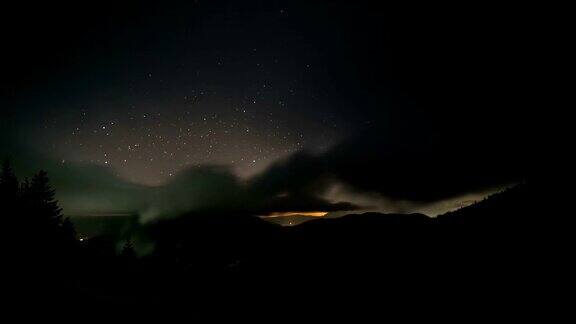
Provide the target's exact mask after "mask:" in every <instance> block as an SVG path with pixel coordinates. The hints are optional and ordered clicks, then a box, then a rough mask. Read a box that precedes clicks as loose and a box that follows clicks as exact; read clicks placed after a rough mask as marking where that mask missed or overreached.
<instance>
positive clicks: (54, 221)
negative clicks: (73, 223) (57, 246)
mask: <svg viewBox="0 0 576 324" xmlns="http://www.w3.org/2000/svg"><path fill="white" fill-rule="evenodd" d="M55 195H56V193H55V191H54V189H52V187H51V186H50V181H49V179H48V174H47V173H46V171H43V170H41V171H40V172H38V173H37V174H36V175H34V177H33V178H32V181H31V183H30V187H29V192H28V197H29V208H30V209H31V216H32V217H34V218H36V220H37V221H39V222H40V224H42V225H44V226H48V227H52V228H53V229H56V228H58V227H61V226H62V208H60V207H59V206H58V201H57V200H56V198H55Z"/></svg>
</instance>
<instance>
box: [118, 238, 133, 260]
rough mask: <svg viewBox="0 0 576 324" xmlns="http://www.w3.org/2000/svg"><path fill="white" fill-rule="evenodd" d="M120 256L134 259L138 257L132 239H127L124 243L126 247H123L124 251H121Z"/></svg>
mask: <svg viewBox="0 0 576 324" xmlns="http://www.w3.org/2000/svg"><path fill="white" fill-rule="evenodd" d="M120 256H121V257H122V258H124V259H125V260H134V259H136V252H135V251H134V244H133V243H132V241H131V240H128V241H126V243H124V247H122V252H120Z"/></svg>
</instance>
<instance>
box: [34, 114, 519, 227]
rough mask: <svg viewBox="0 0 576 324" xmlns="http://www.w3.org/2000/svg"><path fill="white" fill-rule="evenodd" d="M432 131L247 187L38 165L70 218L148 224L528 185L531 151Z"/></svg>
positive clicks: (323, 158) (356, 146)
mask: <svg viewBox="0 0 576 324" xmlns="http://www.w3.org/2000/svg"><path fill="white" fill-rule="evenodd" d="M428 130H430V128H428V129H423V130H417V131H410V130H402V129H395V127H394V126H393V125H391V126H390V125H389V126H388V127H383V128H380V129H375V128H369V129H367V130H365V131H364V132H362V133H361V134H360V135H358V136H355V137H351V138H349V139H347V140H345V141H344V142H342V143H340V144H339V145H336V146H334V147H333V148H331V149H329V150H328V151H326V152H324V153H322V154H312V153H307V152H304V151H303V152H299V153H297V154H294V155H292V156H290V157H288V158H287V159H284V160H281V161H279V162H277V163H275V164H273V165H272V166H271V167H270V168H268V169H267V170H265V171H264V172H262V173H260V174H258V175H256V176H254V177H252V178H250V179H241V178H239V177H238V176H236V175H235V174H234V173H233V172H232V170H231V169H230V168H228V167H226V166H213V165H205V166H200V167H195V168H191V169H188V170H187V171H184V172H181V173H179V174H177V175H176V176H175V177H174V178H173V179H172V181H170V182H169V183H167V184H165V185H163V186H160V187H145V186H141V185H137V184H131V183H126V182H124V181H122V180H120V179H119V178H118V177H116V176H114V175H113V174H112V173H111V172H110V171H111V169H108V168H103V167H96V166H91V165H74V164H62V163H56V162H50V160H49V159H45V160H41V162H39V161H38V160H36V161H35V163H40V164H39V165H42V166H45V167H46V168H47V169H48V170H49V171H50V172H51V176H52V179H53V182H54V185H55V187H56V189H57V190H58V194H59V198H60V200H61V201H62V204H63V206H64V208H65V212H67V213H69V214H74V213H78V214H87V213H90V212H96V213H110V212H114V211H125V212H134V213H138V214H139V215H140V216H141V220H142V221H144V222H149V221H153V220H156V219H158V218H165V217H176V216H178V215H183V214H188V213H218V214H221V213H241V214H252V215H267V214H271V213H277V212H313V211H324V212H338V211H344V212H349V211H354V210H361V209H364V208H367V207H370V206H363V205H358V204H356V203H354V202H353V201H335V200H333V199H328V198H327V193H328V192H329V190H330V189H331V188H332V186H334V185H335V184H339V185H342V186H345V187H346V188H347V189H348V190H349V191H351V192H354V194H356V195H360V196H362V195H372V196H374V195H376V196H380V197H383V198H385V199H388V200H389V201H391V202H394V201H404V202H409V203H413V204H428V203H434V202H438V201H441V200H443V199H449V198H453V197H457V196H461V195H464V194H467V193H474V192H478V191H482V190H486V189H490V188H497V187H501V186H504V185H507V184H511V183H516V182H520V181H524V180H526V179H527V176H528V172H529V170H528V167H527V166H526V163H525V162H523V161H526V160H527V158H528V155H527V152H528V150H527V148H526V147H525V146H524V145H522V142H520V141H515V140H514V139H513V138H512V137H510V136H508V137H505V136H500V135H501V134H498V133H495V134H488V135H487V134H486V133H484V134H483V135H482V136H474V134H473V133H471V132H465V133H464V132H462V133H454V132H453V131H454V128H452V129H451V131H450V132H441V131H438V130H436V131H430V132H428ZM471 134H472V135H471ZM29 167H30V168H32V167H33V166H32V165H30V166H29Z"/></svg>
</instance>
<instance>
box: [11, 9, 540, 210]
mask: <svg viewBox="0 0 576 324" xmlns="http://www.w3.org/2000/svg"><path fill="white" fill-rule="evenodd" d="M3 11H4V12H5V13H6V15H7V16H8V19H5V20H4V22H3V23H2V24H3V26H2V29H3V30H4V32H7V31H9V32H7V35H5V36H6V37H4V38H3V45H4V46H3V47H4V48H5V53H4V55H5V58H4V59H3V60H2V65H3V74H2V76H1V83H2V113H1V114H2V115H1V117H2V131H1V134H0V135H2V144H3V148H4V150H5V151H6V152H2V153H3V155H9V156H12V157H13V159H15V160H16V162H20V165H29V166H30V168H32V167H33V166H34V165H37V167H36V168H40V167H42V165H39V164H41V163H42V164H49V166H46V167H47V168H48V167H50V166H51V168H52V170H49V171H51V172H52V174H53V176H55V177H56V178H57V179H59V183H63V184H62V185H60V188H57V189H59V190H60V191H61V192H63V193H65V192H70V193H73V192H76V193H77V195H79V193H78V192H79V191H78V190H80V191H82V190H84V191H85V193H86V195H85V196H90V197H91V199H92V204H93V205H95V207H94V208H97V206H99V207H98V208H100V209H106V210H113V209H137V210H142V208H143V207H141V205H142V199H143V198H142V194H141V191H142V190H146V189H144V188H146V187H145V186H158V185H164V184H167V186H168V187H170V186H171V184H172V183H181V182H182V179H188V177H189V174H190V172H192V173H194V171H193V170H197V171H198V170H200V171H198V172H199V173H198V174H205V173H204V172H205V170H212V169H211V168H212V167H213V166H214V165H220V167H221V168H224V170H225V171H223V172H224V173H225V174H229V176H230V177H231V179H233V180H231V181H232V182H241V183H242V184H241V185H242V186H246V187H240V189H238V188H237V187H236V185H230V186H228V185H225V184H223V185H222V186H223V187H226V188H229V187H231V188H234V189H233V190H238V191H241V192H244V193H246V192H248V193H249V196H250V198H247V197H245V196H243V199H245V200H246V201H251V200H255V199H260V200H262V201H261V202H259V203H258V204H256V205H251V204H248V205H249V206H250V207H247V208H248V209H250V211H252V212H262V211H266V212H272V211H273V209H276V210H277V211H284V210H291V209H292V210H294V209H298V210H301V211H303V210H310V211H312V210H318V209H322V210H326V211H330V210H332V209H331V208H333V206H332V204H333V203H345V204H348V205H346V206H347V207H346V208H342V209H343V210H354V209H356V208H359V207H360V206H356V205H355V202H354V201H351V200H354V199H351V198H349V197H350V195H352V196H354V195H362V194H369V195H377V196H378V197H380V198H379V199H386V201H397V202H400V201H412V202H415V203H433V202H439V201H442V200H443V199H448V198H453V197H457V196H460V195H463V194H467V193H471V192H479V191H482V190H487V189H491V188H496V187H498V186H502V185H505V184H509V183H513V182H517V181H521V180H523V179H525V178H526V177H527V176H528V172H529V168H528V167H527V166H526V165H524V164H523V162H522V161H525V160H526V159H527V158H529V155H530V144H531V143H533V139H532V138H530V136H529V132H528V129H529V123H528V120H529V117H530V116H529V115H530V111H531V110H532V109H533V108H534V107H537V106H538V105H539V103H540V102H541V101H542V98H541V93H540V92H539V91H538V88H537V87H536V86H535V80H537V79H538V77H539V75H540V72H541V71H538V70H537V68H536V67H535V65H534V61H535V60H536V59H537V57H538V55H539V51H538V44H539V41H540V39H541V35H540V34H539V32H538V30H537V28H536V27H535V26H534V24H533V23H532V24H529V22H533V21H534V19H536V18H537V17H535V16H533V14H534V11H533V10H531V8H526V7H521V6H506V5H502V4H499V5H497V6H490V5H487V4H485V5H483V6H476V5H454V4H437V3H435V4H430V5H426V6H422V5H416V4H414V5H412V4H411V5H406V6H399V5H393V4H389V3H386V4H382V3H381V2H367V1H354V2H351V1H314V2H311V1H187V2H183V3H171V2H157V3H151V4H148V3H145V2H143V1H126V2H124V1H123V2H122V4H118V3H106V2H101V1H98V2H90V1H88V2H82V3H81V4H76V5H71V4H69V3H61V4H58V3H56V4H54V3H50V4H44V5H40V6H39V7H34V8H30V7H28V6H27V5H17V4H16V5H8V7H7V8H6V10H3ZM529 26H530V27H529ZM19 159H20V161H18V160H19ZM22 160H24V161H22ZM271 166H272V168H270V167H271ZM190 168H192V171H186V170H189V169H190ZM206 168H208V169H206ZM70 170H75V171H73V172H72V171H70ZM94 170H98V171H94ZM219 170H221V169H219ZM286 170H288V171H286ZM210 172H212V171H210ZM210 172H209V173H210ZM94 174H102V175H101V176H94ZM104 174H105V175H104ZM182 174H186V175H188V176H182ZM71 175H74V180H78V181H80V182H82V181H86V183H92V184H94V183H98V184H99V185H95V184H94V185H85V186H80V185H78V184H77V183H76V182H75V181H73V180H72V179H70V178H69V177H71ZM179 175H180V178H181V179H176V180H174V179H172V178H173V177H178V176H179ZM236 177H239V178H238V179H237V178H236ZM192 178H193V177H192ZM82 179H86V180H82ZM203 179H204V178H203ZM210 179H211V178H210ZM203 181H204V180H203ZM210 181H211V180H210ZM210 181H209V182H210ZM192 182H193V181H192ZM336 183H339V184H343V185H344V186H346V188H347V189H346V191H347V192H348V194H346V197H348V199H346V201H331V202H329V201H328V200H327V198H326V195H327V194H328V193H329V192H331V188H332V187H333V186H334V184H336ZM119 186H120V187H121V189H118V188H119ZM124 186H127V187H124ZM131 186H134V187H136V188H138V189H137V190H136V191H138V192H139V193H138V194H133V191H131V190H132V189H133V187H131ZM111 187H113V188H114V190H120V191H122V190H128V191H130V192H131V193H130V194H126V195H122V194H119V195H116V197H115V198H114V199H113V198H111V197H110V196H107V197H108V198H105V199H104V198H103V199H96V198H95V197H100V196H106V195H107V194H108V195H110V193H111V192H115V191H114V190H112V189H110V188H111ZM177 187H178V188H181V187H180V186H177ZM78 188H80V189H78ZM87 188H88V189H89V190H88V189H87ZM126 188H131V189H126ZM182 188H188V187H187V186H183V187H182ZM218 188H219V189H216V190H215V191H216V192H218V191H221V190H223V189H222V188H221V187H218ZM223 191H226V190H223ZM257 191H258V193H255V192H257ZM88 192H89V193H90V194H89V195H88ZM179 192H182V190H180V191H179ZM183 192H186V190H183ZM262 192H266V195H263V194H262ZM272 193H273V194H275V195H276V196H273V195H272ZM194 194H196V195H198V193H194ZM77 195H76V196H75V197H76V198H74V199H67V203H68V205H71V206H76V208H80V207H78V206H82V205H83V204H84V205H86V199H80V198H78V197H77ZM215 195H217V194H216V193H215ZM128 196H130V197H132V198H126V197H128ZM83 197H84V196H83ZM119 197H121V198H119ZM135 197H136V198H135ZM279 197H280V198H279ZM282 197H285V198H282ZM286 197H287V198H286ZM339 197H340V198H341V197H342V196H341V195H340V196H339ZM230 199H231V200H233V199H232V198H230ZM234 199H236V198H234ZM278 199H279V200H282V201H280V202H278V201H276V200H278ZM342 199H343V198H342ZM390 199H391V200H390ZM88 200H90V199H88ZM183 200H186V198H183ZM208 200H210V199H208ZM231 200H227V201H226V200H219V199H217V201H218V204H219V205H222V204H225V205H226V204H229V205H230V206H236V207H237V205H235V204H236V202H232V201H231ZM130 201H137V202H134V203H131V202H130ZM296 201H299V202H300V204H299V203H298V202H296ZM305 202H310V205H306V203H305ZM165 204H169V203H165ZM184 205H186V206H187V207H186V208H192V207H191V206H188V204H187V203H186V204H184ZM305 205H306V206H305ZM138 206H140V207H138ZM331 206H332V207H331ZM338 206H344V205H338ZM146 208H148V207H146ZM146 208H144V209H146ZM230 208H232V207H230ZM238 208H239V207H238ZM85 209H93V208H92V207H90V208H87V207H86V208H85Z"/></svg>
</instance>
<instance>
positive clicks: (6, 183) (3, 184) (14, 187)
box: [0, 160, 19, 204]
mask: <svg viewBox="0 0 576 324" xmlns="http://www.w3.org/2000/svg"><path fill="white" fill-rule="evenodd" d="M18 189H19V188H18V178H17V177H16V175H15V174H14V171H13V170H12V166H11V165H10V161H9V160H5V161H4V162H3V163H2V170H1V172H0V199H2V202H4V203H9V204H14V203H15V202H16V198H17V196H18Z"/></svg>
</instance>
